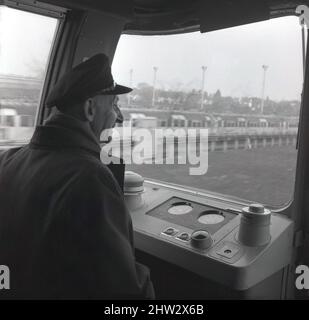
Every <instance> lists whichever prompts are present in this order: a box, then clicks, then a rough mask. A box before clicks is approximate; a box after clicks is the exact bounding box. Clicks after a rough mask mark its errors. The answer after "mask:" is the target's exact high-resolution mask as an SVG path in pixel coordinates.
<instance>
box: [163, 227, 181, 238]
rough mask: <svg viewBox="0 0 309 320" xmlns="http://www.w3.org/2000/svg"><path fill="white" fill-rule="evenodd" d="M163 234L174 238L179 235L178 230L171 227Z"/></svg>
mask: <svg viewBox="0 0 309 320" xmlns="http://www.w3.org/2000/svg"><path fill="white" fill-rule="evenodd" d="M162 233H164V234H166V235H168V236H171V237H173V236H175V235H176V234H177V233H178V230H176V229H174V228H172V227H169V228H167V229H165V230H164V231H163V232H162Z"/></svg>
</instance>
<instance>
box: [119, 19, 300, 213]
mask: <svg viewBox="0 0 309 320" xmlns="http://www.w3.org/2000/svg"><path fill="white" fill-rule="evenodd" d="M113 71H114V75H115V78H116V79H117V80H119V81H120V82H122V83H124V84H127V85H130V86H132V87H133V88H134V90H133V92H132V93H130V95H129V97H124V96H122V97H120V98H121V100H120V103H121V106H122V110H123V113H124V115H125V118H126V119H130V117H131V116H132V114H137V113H142V114H143V115H144V116H143V118H139V119H137V120H136V122H135V127H145V126H144V124H145V123H146V120H147V119H150V118H152V119H153V118H154V119H155V120H156V121H153V122H152V126H153V130H155V129H158V128H162V127H168V128H171V129H172V130H176V129H182V128H183V129H184V130H185V131H186V132H188V130H189V129H199V130H200V129H207V130H208V144H207V145H205V146H201V148H200V151H201V152H202V151H203V152H204V151H205V150H208V157H207V161H208V167H207V171H206V172H203V173H202V174H200V175H191V174H190V171H189V169H190V168H191V167H192V164H190V163H188V162H186V163H180V162H179V161H177V160H178V159H180V158H178V159H176V160H175V157H176V156H175V153H174V151H173V150H174V149H173V148H174V147H175V143H174V141H172V142H171V144H167V143H166V150H164V151H163V152H162V155H163V163H162V164H157V163H155V159H156V157H157V156H158V154H159V153H158V152H155V150H156V149H152V150H153V151H152V154H151V152H150V153H149V152H148V153H147V157H145V159H146V161H144V163H143V164H139V163H138V164H137V163H134V161H132V162H131V164H130V165H129V166H127V168H128V169H130V170H133V171H136V172H138V173H140V174H142V175H143V176H144V177H145V178H150V179H155V180H159V181H161V182H164V183H174V184H178V185H182V186H188V187H189V188H191V187H193V188H198V189H199V190H207V192H215V193H216V194H218V193H219V194H224V195H227V196H232V197H235V198H238V199H242V200H246V201H250V202H251V201H252V202H260V203H263V204H266V205H268V206H275V207H277V206H278V207H281V206H282V205H284V204H286V203H288V202H289V201H290V200H291V199H292V197H293V191H294V190H293V188H294V178H295V169H296V159H297V150H296V139H297V128H298V119H299V110H300V101H301V92H302V85H303V65H302V42H301V28H300V25H299V19H298V18H297V17H295V16H289V17H281V18H276V19H271V20H269V21H263V22H259V23H252V24H248V25H243V26H239V27H234V28H228V29H223V30H218V31H213V32H209V33H205V34H201V33H200V32H192V33H185V34H178V35H165V36H162V35H161V36H141V35H126V34H124V35H122V37H121V38H120V41H119V44H118V48H117V51H116V55H115V58H114V62H113ZM148 122H149V121H148ZM148 127H149V126H148ZM156 131H158V130H156ZM187 135H188V133H187ZM148 140H149V139H148ZM151 143H152V141H151V140H149V141H148V143H147V144H148V145H151ZM127 145H128V146H130V144H127ZM163 146H165V144H164V142H163ZM190 146H191V147H192V146H194V143H193V142H192V143H191V142H190V139H187V145H184V146H183V147H184V149H185V148H187V149H186V150H188V149H189V148H190ZM139 149H140V148H139ZM124 151H125V152H124V154H126V150H124ZM170 151H171V152H170ZM133 153H134V151H133ZM178 154H179V153H178ZM186 155H187V156H188V152H187V154H185V156H186ZM185 156H184V157H183V158H182V159H186V157H185ZM170 157H174V158H173V161H174V163H171V162H169V160H170Z"/></svg>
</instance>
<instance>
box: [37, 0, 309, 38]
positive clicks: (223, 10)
mask: <svg viewBox="0 0 309 320" xmlns="http://www.w3.org/2000/svg"><path fill="white" fill-rule="evenodd" d="M41 2H46V3H50V4H54V5H58V6H63V7H66V8H69V9H80V10H95V11H102V12H105V13H108V14H111V15H114V16H119V17H122V18H125V19H126V20H127V23H126V26H125V30H126V31H127V32H128V33H130V32H133V33H146V34H147V33H150V34H151V33H153V34H160V33H177V32H185V31H190V30H192V29H198V28H200V30H201V31H202V32H207V31H211V30H216V29H221V28H226V27H231V26H236V25H241V24H245V23H250V22H256V21H262V20H267V19H269V18H270V17H276V16H282V15H287V14H294V13H295V8H296V7H297V5H299V4H307V5H309V0H303V1H298V0H294V1H287V0H110V1H105V0H41Z"/></svg>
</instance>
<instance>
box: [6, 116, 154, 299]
mask: <svg viewBox="0 0 309 320" xmlns="http://www.w3.org/2000/svg"><path fill="white" fill-rule="evenodd" d="M0 265H7V266H8V267H9V269H10V288H11V289H10V290H0V299H1V295H2V297H8V298H39V299H45V298H47V299H49V298H52V299H67V298H68V299H75V298H76V299H101V298H102V299H109V298H111V299H114V298H121V299H122V298H153V297H154V292H153V287H152V283H151V280H150V276H149V270H148V268H147V267H145V266H143V265H141V264H139V263H137V262H136V261H135V257H134V246H133V231H132V222H131V218H130V215H129V212H128V210H127V208H126V205H125V202H124V199H123V194H122V191H121V189H120V187H119V185H118V183H117V181H116V180H115V177H114V176H113V174H112V173H111V171H110V170H109V169H108V167H107V166H106V165H104V164H102V163H101V161H100V146H99V144H98V142H97V140H96V138H95V137H94V135H93V134H92V132H91V130H90V129H89V127H88V126H87V125H86V124H85V123H83V122H82V121H79V120H76V119H74V118H71V117H69V116H66V115H63V114H57V115H56V116H53V117H52V118H51V119H50V120H49V121H48V122H47V123H46V124H45V125H43V126H38V127H37V128H36V130H35V132H34V135H33V137H32V139H31V142H30V143H29V144H28V145H26V146H24V147H22V148H13V149H11V150H9V151H6V152H4V153H3V154H2V155H1V156H0ZM4 291H6V292H5V293H4Z"/></svg>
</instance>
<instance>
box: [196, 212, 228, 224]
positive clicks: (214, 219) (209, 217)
mask: <svg viewBox="0 0 309 320" xmlns="http://www.w3.org/2000/svg"><path fill="white" fill-rule="evenodd" d="M222 221H224V216H223V215H222V214H220V212H219V211H208V212H207V211H206V212H205V213H203V214H202V215H201V216H200V217H199V218H198V222H199V223H202V224H217V223H220V222H222Z"/></svg>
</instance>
